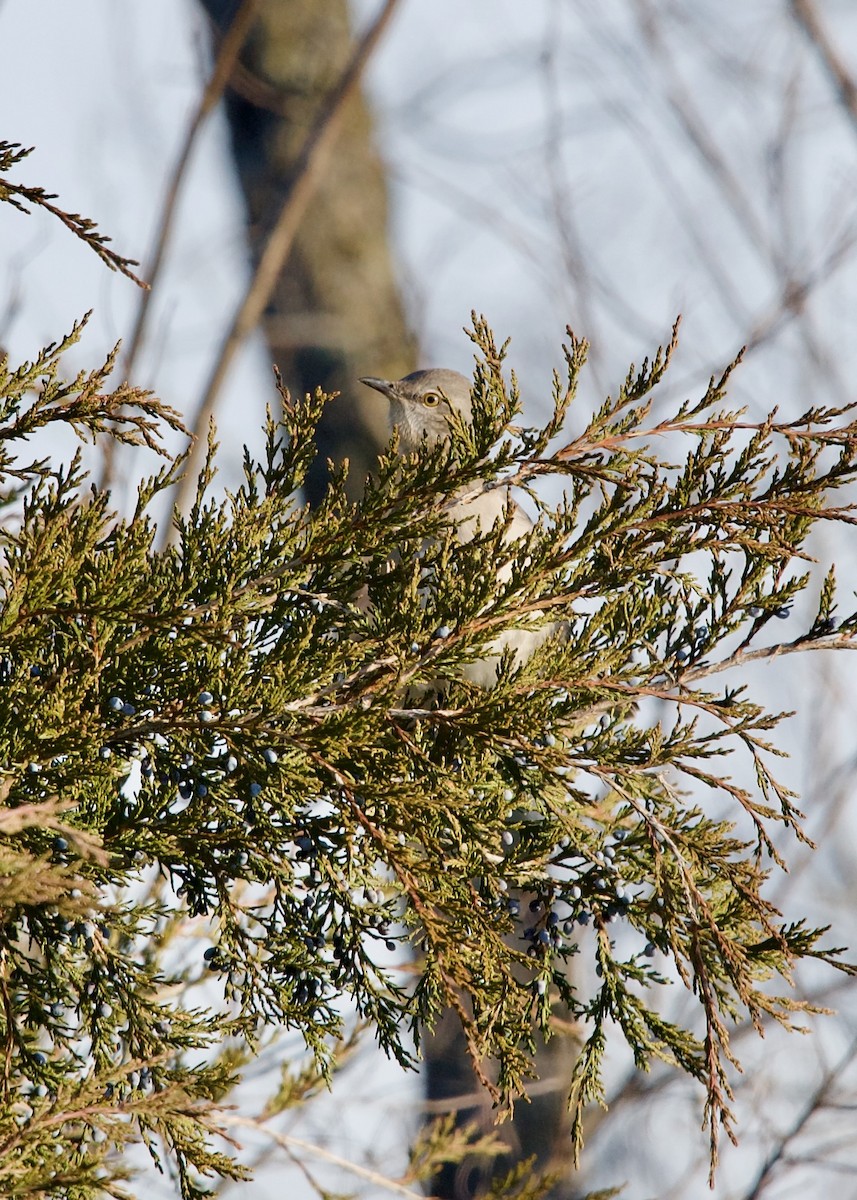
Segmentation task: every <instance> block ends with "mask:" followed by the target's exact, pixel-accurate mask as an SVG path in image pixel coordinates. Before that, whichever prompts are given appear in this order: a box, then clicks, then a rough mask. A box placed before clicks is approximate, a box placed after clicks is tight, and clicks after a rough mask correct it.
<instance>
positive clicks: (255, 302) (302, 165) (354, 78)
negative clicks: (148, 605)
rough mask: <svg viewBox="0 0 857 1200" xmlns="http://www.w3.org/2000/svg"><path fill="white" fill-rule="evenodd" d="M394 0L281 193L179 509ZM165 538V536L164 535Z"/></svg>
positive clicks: (218, 369)
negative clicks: (227, 386)
mask: <svg viewBox="0 0 857 1200" xmlns="http://www.w3.org/2000/svg"><path fill="white" fill-rule="evenodd" d="M398 2H399V0H386V2H385V4H384V7H383V8H382V9H381V12H380V13H379V15H378V17H377V18H376V19H375V21H374V23H373V24H372V25H371V27H370V28H369V29H368V30H367V32H366V33H365V34H364V36H363V37H362V38H361V40H360V42H359V43H358V44H357V46H356V47H355V49H354V53H353V55H352V57H351V61H350V62H349V63H348V65H347V66H346V68H345V70H344V71H343V73H342V76H341V78H340V80H339V82H338V83H337V84H336V86H335V87H334V88H333V90H332V92H331V93H330V95H329V97H328V98H327V100H326V102H325V103H324V104H323V106H322V108H321V111H320V112H319V114H318V117H317V118H316V120H315V122H314V123H313V125H312V127H311V129H310V131H309V133H308V134H307V137H306V140H305V142H304V145H303V147H302V149H301V151H300V154H299V155H298V158H297V161H296V163H295V169H294V175H293V179H292V183H291V186H290V187H289V189H288V191H287V192H286V196H285V198H284V200H283V204H282V207H281V208H280V213H279V216H278V217H277V221H276V224H275V225H274V228H273V229H272V231H271V234H270V236H269V238H268V241H267V243H266V245H265V248H264V250H263V251H262V255H261V257H260V259H259V263H258V266H257V267H256V271H255V273H254V275H253V278H252V279H251V281H250V283H249V285H248V287H247V290H246V292H245V294H244V298H243V300H242V301H241V303H240V305H239V306H238V309H237V311H236V313H235V315H234V317H233V319H232V324H231V326H230V329H229V332H228V333H227V335H226V337H225V339H224V341H223V345H222V347H221V350H220V355H219V357H218V359H217V361H216V363H215V364H214V367H213V369H212V372H211V375H210V376H209V380H208V383H207V385H206V388H205V392H204V393H203V397H202V400H201V401H200V404H199V408H198V410H197V413H196V416H195V418H194V420H193V423H192V429H193V432H194V436H195V439H196V440H195V441H194V443H193V445H192V447H191V450H190V453H189V455H188V459H187V464H186V467H185V474H184V477H183V478H182V480H181V482H180V483H179V484H178V485H177V488H176V507H177V508H178V509H179V510H180V511H181V510H182V509H183V508H184V506H185V504H186V503H187V501H188V498H189V496H190V495H191V494H192V492H193V490H194V488H195V487H196V477H195V468H196V465H197V462H198V460H199V455H200V453H201V452H202V447H203V445H204V444H205V437H204V436H203V433H204V431H205V429H206V427H207V425H208V423H209V420H210V418H211V415H212V413H213V412H214V408H215V405H216V403H217V397H218V395H219V392H220V389H221V387H222V386H223V382H224V380H225V378H226V375H227V373H228V371H229V368H230V366H231V365H232V361H233V359H234V358H235V355H236V354H237V353H238V350H239V348H240V347H241V345H242V344H243V343H244V341H245V339H246V338H247V337H248V335H249V334H250V333H251V332H252V331H253V330H254V329H255V328H256V326H257V325H258V323H259V319H260V317H261V316H262V313H263V312H264V310H265V306H266V304H267V303H268V300H269V299H270V297H271V293H272V292H273V290H274V287H275V286H276V282H277V277H278V276H279V274H280V271H281V270H282V268H283V265H284V263H285V261H286V259H287V257H288V255H289V252H290V250H291V248H292V245H293V243H294V240H295V237H296V235H297V232H298V229H299V227H300V224H301V221H302V220H303V217H304V214H305V213H306V210H307V207H308V205H309V202H310V200H311V199H312V197H313V195H314V194H315V192H316V190H317V188H318V185H319V183H320V181H321V178H322V176H323V174H324V170H325V168H326V166H327V164H328V162H329V159H330V155H331V152H332V150H333V147H334V145H335V143H336V139H337V137H338V135H339V132H340V129H341V127H342V121H343V117H344V114H345V110H346V105H347V103H348V100H349V99H350V98H351V96H352V94H353V93H354V91H355V90H356V88H357V86H358V84H359V82H360V79H361V77H362V75H363V71H364V69H365V67H366V64H367V62H368V61H369V58H370V56H371V54H372V52H373V50H374V49H375V47H376V45H377V43H378V41H379V40H380V37H381V34H382V33H383V32H384V30H385V28H386V27H387V25H388V23H389V21H390V19H391V17H392V16H393V13H394V11H395V9H396V7H397V5H398ZM168 536H169V535H168Z"/></svg>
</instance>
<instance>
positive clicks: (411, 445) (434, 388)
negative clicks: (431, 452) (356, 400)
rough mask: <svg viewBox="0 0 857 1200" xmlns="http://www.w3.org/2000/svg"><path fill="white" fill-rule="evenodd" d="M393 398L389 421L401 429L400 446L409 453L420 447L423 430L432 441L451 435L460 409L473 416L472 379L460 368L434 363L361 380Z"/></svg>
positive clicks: (466, 418)
mask: <svg viewBox="0 0 857 1200" xmlns="http://www.w3.org/2000/svg"><path fill="white" fill-rule="evenodd" d="M360 382H361V383H365V384H366V385H367V387H370V388H374V389H375V391H376V392H380V393H381V395H382V396H386V397H387V399H388V400H389V401H390V424H391V425H392V426H395V427H396V428H397V429H398V431H399V448H400V449H401V450H402V452H403V453H405V454H407V453H409V452H410V451H412V450H416V449H418V448H419V446H420V443H421V442H422V438H423V434H425V436H426V437H427V438H428V440H429V441H430V442H442V441H444V440H445V439H446V438H448V437H449V418H450V416H451V414H452V413H458V414H459V415H460V416H462V417H463V418H464V419H465V420H466V421H469V420H470V419H471V407H470V380H469V379H467V378H466V376H464V375H461V374H459V372H458V371H447V370H446V369H445V368H443V367H432V368H431V369H429V370H427V371H413V372H412V373H411V374H410V375H405V377H404V378H403V379H376V378H374V377H373V376H368V377H364V378H362V379H361V380H360Z"/></svg>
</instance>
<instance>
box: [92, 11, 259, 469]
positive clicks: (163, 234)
mask: <svg viewBox="0 0 857 1200" xmlns="http://www.w3.org/2000/svg"><path fill="white" fill-rule="evenodd" d="M259 2H260V0H244V2H243V4H242V5H241V8H240V9H239V10H238V13H237V14H236V16H235V19H234V21H233V22H232V24H231V25H230V26H229V29H228V30H227V32H226V35H225V37H224V38H223V42H222V43H221V46H220V50H219V52H218V55H217V59H216V61H215V63H214V68H213V70H212V72H211V78H210V79H209V81H208V83H207V85H206V87H205V91H204V92H203V93H202V96H201V97H200V100H199V104H198V105H197V109H196V112H195V113H194V115H193V117H192V119H191V121H190V123H189V124H188V127H187V132H186V133H185V139H184V143H183V145H182V148H181V151H180V152H179V156H178V158H177V159H176V162H175V165H174V167H173V173H172V176H171V177H170V181H169V184H168V186H167V190H166V194H165V196H164V202H163V205H162V207H161V219H160V223H159V225H158V232H157V236H156V238H155V248H154V250H153V252H152V257H151V262H150V263H149V265H148V268H147V271H146V275H147V278H148V283H149V289H148V291H146V292H144V294H143V296H142V297H141V299H140V306H139V308H138V309H137V319H136V321H135V323H134V328H133V330H132V331H131V338H130V342H129V345H128V350H127V353H126V354H125V356H124V362H123V364H122V370H123V375H124V377H125V378H126V379H130V378H131V376H132V374H133V371H134V367H135V365H136V362H137V356H138V354H139V352H140V348H141V346H142V344H143V340H144V338H145V336H146V329H147V325H148V319H149V315H150V313H151V299H152V295H153V292H154V288H155V284H156V283H157V280H158V278H159V277H160V274H161V269H162V267H163V265H164V260H165V257H166V253H167V249H168V247H169V244H170V240H171V238H172V233H173V227H174V225H175V217H176V211H177V208H178V200H179V195H180V193H181V190H182V185H183V183H184V181H185V176H186V175H187V169H188V164H189V162H190V158H191V154H192V152H193V149H194V146H195V145H196V140H197V137H198V136H199V133H200V130H201V129H202V127H203V125H204V124H205V122H206V120H207V118H208V117H209V115H210V114H211V113H212V111H213V110H214V108H215V106H216V104H217V102H218V101H219V100H220V97H221V96H222V95H223V91H224V88H225V87H226V85H227V83H228V82H229V78H230V75H231V74H232V71H233V69H234V67H235V60H236V59H237V57H238V55H239V53H240V52H241V47H242V46H243V45H244V41H245V39H246V37H247V32H248V30H249V28H250V23H251V21H252V20H253V18H254V17H255V15H256V10H257V9H258V7H259ZM115 449H116V446H115V443H114V442H113V441H108V442H107V443H106V444H105V447H104V460H103V470H102V476H101V487H102V489H103V488H106V487H108V486H109V484H110V480H111V477H112V474H113V466H114V461H115Z"/></svg>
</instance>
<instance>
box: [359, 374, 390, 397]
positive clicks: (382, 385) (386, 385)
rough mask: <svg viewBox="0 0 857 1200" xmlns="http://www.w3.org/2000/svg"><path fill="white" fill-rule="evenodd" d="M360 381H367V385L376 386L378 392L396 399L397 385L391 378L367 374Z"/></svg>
mask: <svg viewBox="0 0 857 1200" xmlns="http://www.w3.org/2000/svg"><path fill="white" fill-rule="evenodd" d="M360 382H361V383H365V384H366V386H367V387H370V388H374V389H375V391H376V392H380V393H381V395H382V396H386V397H387V399H388V400H395V398H396V385H395V383H393V382H392V380H390V379H375V378H374V376H372V375H367V376H364V377H363V378H362V379H361V380H360Z"/></svg>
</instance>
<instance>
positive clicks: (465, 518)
mask: <svg viewBox="0 0 857 1200" xmlns="http://www.w3.org/2000/svg"><path fill="white" fill-rule="evenodd" d="M360 382H361V383H365V384H366V385H367V386H368V387H371V388H374V389H375V391H376V392H380V393H381V394H382V395H383V396H386V397H387V399H388V400H389V402H390V424H391V426H393V427H395V428H397V429H398V431H399V452H400V453H401V454H410V453H413V451H415V450H419V449H420V447H421V445H422V441H423V435H425V437H426V438H427V439H428V441H430V442H439V441H443V440H444V439H445V438H446V437H448V436H449V423H448V418H449V416H450V414H451V413H453V412H456V413H459V414H460V415H461V416H462V417H464V419H465V420H466V421H469V420H470V419H471V413H472V408H471V399H470V380H469V379H467V378H466V377H465V376H464V375H461V374H459V372H458V371H448V370H446V369H445V368H443V367H433V368H431V369H429V370H427V371H414V372H412V373H411V374H410V375H406V376H405V377H404V379H376V378H374V377H373V376H368V377H364V378H362V379H361V380H360ZM472 492H473V488H472V486H470V487H468V488H467V489H466V494H465V495H463V496H461V497H460V498H459V497H458V496H456V495H453V496H452V497H450V501H449V504H448V512H449V515H450V519H451V521H452V523H453V524H454V525H455V527H456V533H457V535H458V538H459V540H460V541H462V542H467V541H470V539H471V538H472V537H473V535H474V533H475V532H476V525H477V522H478V524H479V526H480V527H481V528H482V529H483V530H487V529H490V528H491V526H492V525H494V523H495V522H496V521H497V520H499V519H500V518H503V517H504V516H505V514H506V512H507V509H508V506H509V504H510V502H511V505H512V517H511V520H510V522H509V527H508V529H507V531H506V535H505V540H506V541H507V542H511V541H514V540H515V539H516V538H519V537H522V536H523V535H524V534H526V533H527V532H529V530H530V529H532V527H533V523H532V521H531V520H530V518H529V517H528V516H527V514H526V513H525V512H524V510H523V509H522V508H521V507H520V506H519V505H518V504H516V503H515V501H514V500H511V496H510V493H509V490H508V488H502V487H499V488H490V489H488V490H486V491H481V492H478V493H477V494H476V495H473V494H472ZM510 574H511V568H510V567H509V566H508V565H507V566H504V567H502V568H501V569H500V571H499V572H498V578H499V580H500V582H501V583H504V582H505V581H506V580H507V579H508V578H509V576H510ZM533 615H534V616H535V615H537V614H533ZM554 628H555V626H552V625H539V626H537V627H535V628H528V627H526V626H521V627H519V628H517V629H510V630H507V631H506V632H505V633H502V634H501V635H500V636H499V637H498V638H496V639H495V640H494V641H493V642H492V643H491V653H490V654H489V655H488V657H486V658H484V659H482V660H480V661H479V662H477V663H471V664H470V665H469V666H467V667H466V668H465V669H464V674H465V675H466V677H467V678H468V679H470V680H472V681H473V682H474V683H478V684H481V685H482V686H483V687H490V685H491V684H493V683H494V682H495V681H496V678H497V676H496V666H497V663H498V662H499V660H500V654H501V653H502V651H503V650H504V648H505V647H506V646H512V647H513V648H514V650H515V653H516V654H517V655H518V656H519V657H520V658H521V659H522V660H526V659H527V658H529V656H530V655H531V654H532V652H533V650H535V648H536V646H538V645H539V644H540V643H541V642H543V641H544V640H545V638H546V637H547V636H548V635H549V634H550V633H551V632H552V630H553V629H554Z"/></svg>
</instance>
